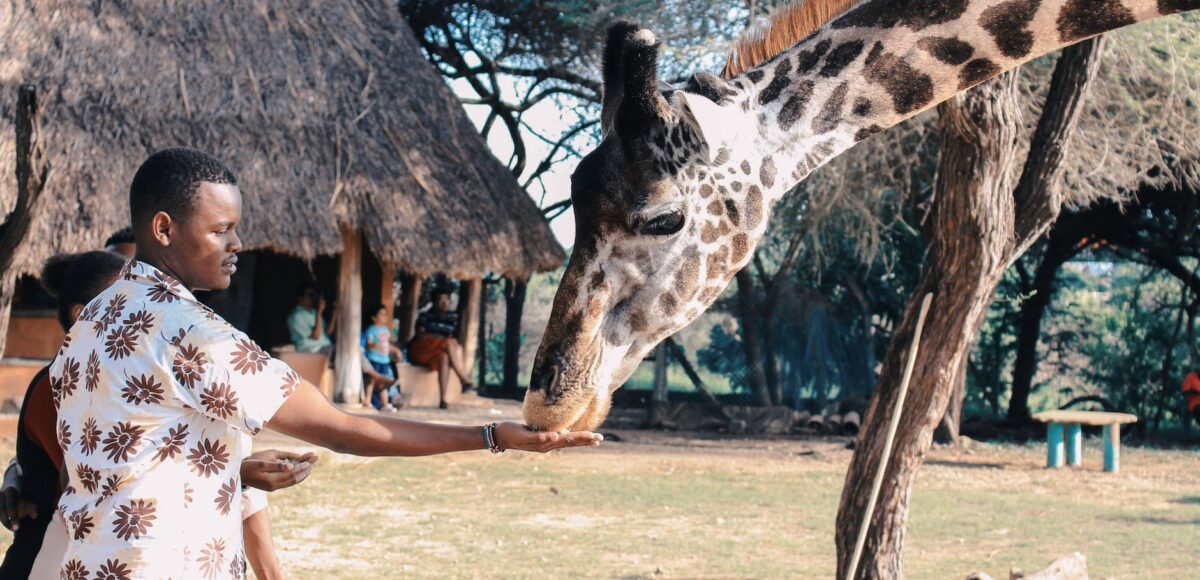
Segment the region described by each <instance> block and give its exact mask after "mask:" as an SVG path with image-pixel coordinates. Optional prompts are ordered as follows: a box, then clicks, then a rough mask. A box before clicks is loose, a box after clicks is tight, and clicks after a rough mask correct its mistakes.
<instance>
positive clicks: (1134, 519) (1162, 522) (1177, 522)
mask: <svg viewBox="0 0 1200 580" xmlns="http://www.w3.org/2000/svg"><path fill="white" fill-rule="evenodd" d="M1112 519H1113V520H1116V521H1120V522H1125V523H1127V524H1150V525H1155V526H1200V518H1192V519H1171V518H1163V517H1158V516H1121V517H1117V518H1112Z"/></svg>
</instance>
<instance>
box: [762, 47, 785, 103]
mask: <svg viewBox="0 0 1200 580" xmlns="http://www.w3.org/2000/svg"><path fill="white" fill-rule="evenodd" d="M791 73H792V61H790V60H788V59H786V58H785V59H782V60H780V61H779V64H777V65H775V76H774V77H773V78H771V83H770V84H768V85H767V88H765V89H763V90H762V92H761V93H759V94H758V104H760V105H767V104H770V103H771V102H773V101H774V100H775V99H778V98H779V95H781V94H783V89H785V88H787V86H788V85H789V84H791V83H792V78H791Z"/></svg>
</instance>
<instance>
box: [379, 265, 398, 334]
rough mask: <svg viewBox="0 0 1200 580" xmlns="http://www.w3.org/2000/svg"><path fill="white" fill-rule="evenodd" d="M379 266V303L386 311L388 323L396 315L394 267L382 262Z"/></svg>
mask: <svg viewBox="0 0 1200 580" xmlns="http://www.w3.org/2000/svg"><path fill="white" fill-rule="evenodd" d="M379 265H380V266H381V267H382V269H383V274H382V275H381V276H380V281H379V303H380V304H382V305H383V309H384V310H386V311H387V319H388V320H389V321H390V320H392V318H394V317H395V314H396V290H395V282H396V267H395V266H393V265H391V264H389V263H387V262H384V261H382V260H381V261H380V262H379Z"/></svg>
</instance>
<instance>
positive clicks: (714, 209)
mask: <svg viewBox="0 0 1200 580" xmlns="http://www.w3.org/2000/svg"><path fill="white" fill-rule="evenodd" d="M708 213H709V215H715V216H721V215H723V214H724V213H725V204H723V203H721V200H719V199H714V200H712V203H709V204H708Z"/></svg>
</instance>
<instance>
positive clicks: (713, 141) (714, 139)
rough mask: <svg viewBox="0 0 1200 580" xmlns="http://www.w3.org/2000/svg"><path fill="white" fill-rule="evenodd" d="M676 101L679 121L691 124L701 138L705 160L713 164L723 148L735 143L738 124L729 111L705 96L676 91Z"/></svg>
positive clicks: (702, 153)
mask: <svg viewBox="0 0 1200 580" xmlns="http://www.w3.org/2000/svg"><path fill="white" fill-rule="evenodd" d="M674 101H675V103H674V104H675V108H676V110H677V111H678V112H679V119H680V120H681V121H682V122H684V123H689V124H691V126H692V129H694V130H695V131H696V135H698V136H699V137H700V147H701V155H702V156H704V160H705V161H707V162H708V163H712V162H713V160H714V159H716V158H717V155H718V153H719V152H720V151H721V148H723V147H726V146H728V145H729V144H730V143H732V142H733V141H734V138H735V137H736V133H737V125H738V123H737V122H736V121H735V120H734V119H731V118H730V112H729V110H727V109H726V108H724V107H721V105H718V104H716V103H714V102H712V100H710V99H709V98H708V97H705V96H703V95H697V94H695V93H685V92H684V91H676V92H675V98H674Z"/></svg>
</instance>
